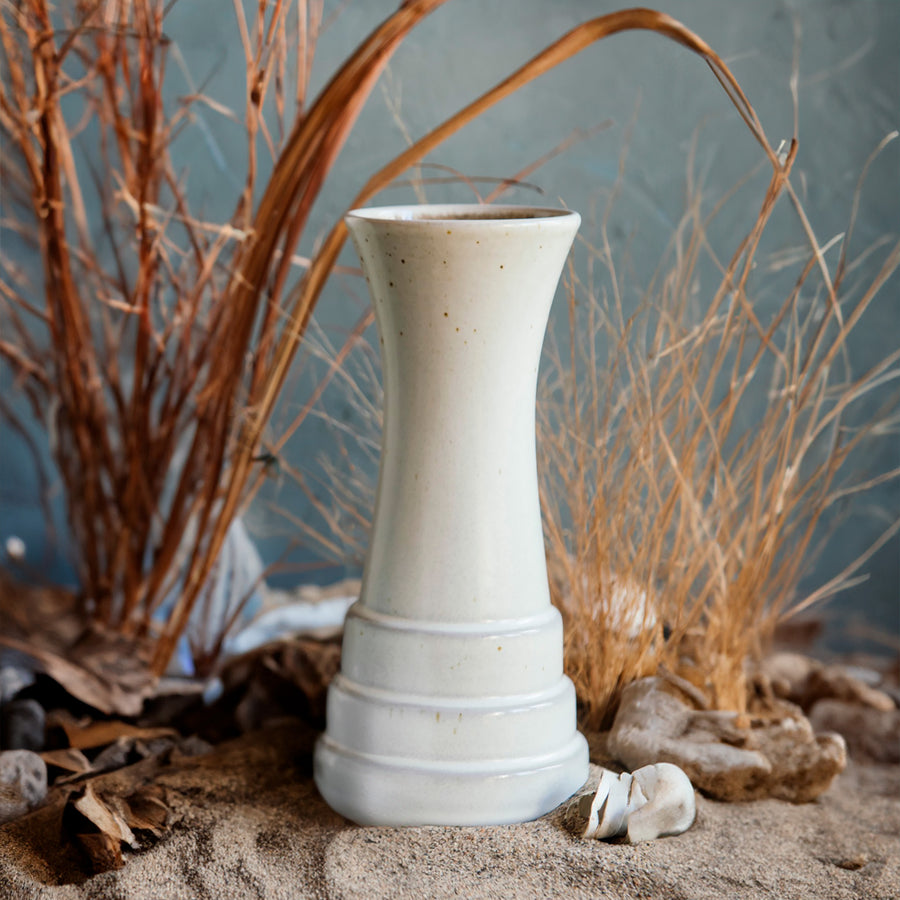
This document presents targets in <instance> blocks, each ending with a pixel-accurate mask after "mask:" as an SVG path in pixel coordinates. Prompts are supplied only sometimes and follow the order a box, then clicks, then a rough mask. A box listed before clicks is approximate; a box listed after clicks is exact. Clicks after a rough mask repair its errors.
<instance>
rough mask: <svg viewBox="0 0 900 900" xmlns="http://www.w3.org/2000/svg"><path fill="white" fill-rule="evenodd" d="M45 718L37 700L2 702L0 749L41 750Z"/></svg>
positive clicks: (0, 712) (0, 709)
mask: <svg viewBox="0 0 900 900" xmlns="http://www.w3.org/2000/svg"><path fill="white" fill-rule="evenodd" d="M46 718H47V716H46V713H45V712H44V707H43V706H41V704H40V703H38V702H37V700H32V699H30V698H29V699H25V700H10V702H9V703H4V704H3V705H2V706H0V750H34V751H35V752H38V751H41V750H43V749H44V726H45V724H46Z"/></svg>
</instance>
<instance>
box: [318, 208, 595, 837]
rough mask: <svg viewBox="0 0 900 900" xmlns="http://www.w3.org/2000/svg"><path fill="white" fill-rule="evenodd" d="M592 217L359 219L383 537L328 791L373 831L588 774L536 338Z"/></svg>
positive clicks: (325, 771)
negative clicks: (550, 498) (564, 608)
mask: <svg viewBox="0 0 900 900" xmlns="http://www.w3.org/2000/svg"><path fill="white" fill-rule="evenodd" d="M580 221H581V220H580V217H579V216H578V214H577V213H571V212H566V211H564V210H546V209H530V208H525V207H493V206H491V207H488V206H439V207H436V206H418V207H415V206H414V207H391V208H381V209H369V210H357V211H354V212H351V213H350V214H349V215H348V217H347V224H348V226H349V229H350V234H351V236H352V238H353V241H354V243H355V245H356V249H357V251H358V252H359V255H360V258H361V259H362V265H363V270H364V272H365V275H366V279H367V281H368V282H369V289H370V292H371V295H372V298H373V301H374V306H375V314H376V319H377V324H378V332H379V338H380V341H381V354H382V361H383V377H384V395H385V414H384V435H383V445H382V455H381V471H380V475H379V482H378V492H377V496H376V504H375V516H374V522H373V529H372V537H371V544H370V547H369V552H368V557H367V560H366V565H365V570H364V573H363V583H362V591H361V595H360V599H359V601H358V602H357V603H356V604H355V605H354V606H353V607H351V609H350V611H349V613H348V616H347V620H346V624H345V628H344V643H343V655H342V663H341V667H342V671H341V674H340V675H338V676H337V677H336V679H335V681H334V682H333V683H332V685H331V687H330V689H329V692H328V706H327V728H326V733H325V735H323V737H322V738H321V739H320V741H319V743H318V745H317V748H316V756H315V779H316V784H317V785H318V787H319V790H320V792H321V793H322V795H323V797H324V798H325V800H326V801H327V802H328V803H329V805H330V806H331V807H332V808H333V809H335V810H337V811H338V812H340V813H342V814H343V815H345V816H347V817H348V818H350V819H353V820H354V821H356V822H359V823H361V824H374V825H419V824H435V825H488V824H499V823H508V822H522V821H527V820H530V819H534V818H536V817H538V816H540V815H543V814H544V813H546V812H549V811H550V810H551V809H553V808H554V807H556V806H557V805H558V804H559V803H561V802H562V801H563V800H565V799H566V798H567V797H569V796H570V795H571V794H573V793H574V792H575V791H576V790H577V789H578V788H579V787H581V785H582V784H583V783H584V782H585V780H586V778H587V774H588V750H587V744H586V742H585V740H584V738H583V737H582V736H581V735H580V734H579V733H578V732H577V730H576V721H575V691H574V688H573V686H572V683H571V682H570V681H569V679H568V678H566V677H565V676H564V675H563V658H562V621H561V618H560V615H559V613H558V611H557V610H556V608H555V607H553V606H552V605H551V603H550V595H549V589H548V579H547V567H546V558H545V555H544V542H543V534H542V528H541V513H540V502H539V498H538V484H537V466H536V460H535V418H534V405H535V392H536V386H537V373H538V364H539V360H540V353H541V345H542V343H543V338H544V332H545V329H546V325H547V318H548V316H549V312H550V305H551V303H552V301H553V295H554V293H555V290H556V286H557V283H558V281H559V276H560V273H561V271H562V267H563V265H564V263H565V260H566V256H567V254H568V251H569V249H570V247H571V244H572V241H573V239H574V237H575V233H576V232H577V230H578V225H579V223H580Z"/></svg>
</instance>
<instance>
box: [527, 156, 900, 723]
mask: <svg viewBox="0 0 900 900" xmlns="http://www.w3.org/2000/svg"><path fill="white" fill-rule="evenodd" d="M879 149H881V148H879ZM623 171H624V158H623V163H622V167H621V169H620V172H623ZM689 181H690V179H689ZM614 198H615V192H614V193H613V200H612V201H611V203H612V202H614ZM728 199H729V198H728V197H727V196H726V197H724V198H721V199H719V200H718V201H717V202H716V204H715V206H713V207H712V209H711V210H708V209H706V208H705V205H704V203H703V197H702V194H701V191H700V189H699V187H697V186H696V184H693V183H692V182H691V187H690V191H689V198H688V204H687V209H686V212H685V214H684V217H683V219H682V220H681V222H680V223H679V225H678V226H677V228H676V229H675V232H674V234H673V237H672V241H671V245H670V247H669V249H668V253H667V255H666V257H665V258H664V259H663V260H662V262H661V264H660V266H659V269H658V271H657V272H656V273H655V276H654V278H653V280H652V282H651V284H650V285H649V287H647V288H646V289H645V292H644V294H643V297H642V301H641V303H640V305H639V307H638V309H637V310H636V311H635V312H634V313H633V314H631V315H629V316H628V317H627V318H626V315H625V312H624V308H625V304H624V301H623V295H624V293H625V292H626V290H627V289H628V286H627V285H626V284H624V283H623V274H622V271H623V270H624V269H626V268H627V265H623V263H624V261H623V260H622V259H619V260H618V261H617V260H615V259H614V258H613V254H612V251H611V248H610V242H609V240H608V237H607V224H608V217H609V210H607V212H606V215H605V216H604V218H603V220H602V221H601V223H600V225H599V239H598V242H597V244H596V245H591V244H588V243H587V242H586V241H585V245H586V247H587V250H588V252H589V254H590V259H591V261H592V264H593V265H594V266H596V268H597V269H599V270H600V271H601V272H602V273H603V276H602V277H601V276H598V277H597V278H596V279H593V278H592V279H591V281H589V282H584V281H581V280H579V279H578V277H577V275H576V274H575V272H574V271H573V270H570V274H569V277H568V280H567V290H568V302H569V334H568V340H567V341H566V342H565V343H566V344H567V346H561V345H560V344H551V346H550V351H549V353H548V359H549V367H548V371H547V374H546V377H545V379H544V381H543V383H542V387H541V391H540V402H539V404H538V409H539V413H540V415H539V420H540V424H539V436H540V439H539V455H540V459H541V463H540V469H541V473H542V501H543V509H544V516H545V533H546V537H547V547H548V559H549V568H550V573H551V587H552V593H553V595H554V599H555V602H556V603H557V605H558V606H559V607H560V609H561V610H562V612H563V614H564V617H565V620H566V625H567V627H566V668H567V671H568V674H569V675H570V676H571V677H572V678H573V680H574V681H575V684H576V689H577V693H578V696H579V698H580V702H581V705H582V713H583V716H584V718H585V720H586V722H587V723H588V724H589V725H590V726H592V727H600V726H601V725H603V724H604V723H606V722H608V721H609V717H610V715H611V713H612V712H614V710H615V706H616V702H617V699H618V694H619V692H620V690H621V688H622V687H623V686H624V685H625V684H627V683H628V682H629V681H631V680H633V679H635V678H637V677H641V676H643V675H647V674H652V673H655V672H658V671H661V672H662V673H664V674H666V673H674V674H675V675H676V676H678V677H680V678H685V679H687V680H688V681H689V682H691V683H692V684H693V685H694V686H695V687H696V688H698V689H699V693H698V696H700V697H703V698H704V701H703V702H704V703H705V705H707V706H709V707H712V708H717V709H731V710H744V709H745V708H746V703H747V683H746V678H745V664H746V662H747V661H748V660H749V659H752V658H754V657H757V656H759V654H760V653H761V652H762V650H763V649H764V648H765V647H766V646H767V644H768V642H769V641H770V639H771V637H772V634H773V631H774V628H775V625H776V623H777V622H778V621H779V620H780V619H783V618H785V617H790V616H791V615H794V614H796V613H797V612H799V611H801V610H803V609H804V608H806V607H807V606H808V605H810V604H811V603H814V602H817V601H820V600H823V599H825V598H826V597H828V596H830V595H833V594H834V593H836V592H838V591H840V590H841V589H843V588H844V587H846V586H848V585H849V584H851V583H852V580H853V576H854V575H855V574H856V573H857V572H858V570H859V569H860V567H861V566H862V565H863V564H864V563H865V561H866V559H867V558H868V557H869V556H870V555H871V553H872V552H874V550H875V549H877V547H878V546H880V545H881V544H883V543H884V541H886V540H887V539H889V538H890V537H891V536H892V535H893V534H895V533H896V531H897V530H898V523H897V522H894V524H893V525H891V526H890V527H889V528H888V529H887V531H886V532H885V533H884V534H883V535H882V537H881V538H880V539H879V540H878V541H877V542H876V546H875V547H873V548H871V549H870V550H869V551H867V552H866V553H865V554H863V556H862V557H860V558H859V559H857V560H856V561H855V562H854V564H853V565H851V566H850V567H848V568H847V569H845V570H844V571H842V572H841V573H839V575H838V576H836V577H835V578H834V579H832V580H830V581H829V582H828V583H827V584H825V585H823V586H822V587H821V588H819V589H818V590H816V591H815V592H813V593H812V594H810V595H809V596H807V597H805V598H801V597H798V596H797V594H796V591H797V588H798V585H799V583H800V581H801V579H802V577H803V576H804V575H805V574H807V573H808V572H809V571H810V570H811V567H812V564H813V562H814V561H815V557H816V554H817V552H818V551H819V550H820V549H821V546H820V543H819V542H820V539H821V530H817V526H818V525H819V524H820V522H821V520H822V517H823V515H824V513H825V512H826V510H828V509H829V507H831V506H832V504H833V503H834V502H836V500H837V499H839V498H840V497H841V496H845V495H846V494H847V493H852V492H855V491H862V490H865V489H868V488H870V487H872V486H874V485H876V484H878V483H881V482H882V481H884V480H887V479H891V478H895V477H896V476H897V475H898V474H900V470H893V471H888V472H883V473H880V474H878V475H876V476H875V477H873V478H865V477H862V478H861V477H860V476H859V472H860V471H861V470H864V468H865V450H866V448H867V447H870V446H871V444H870V443H869V442H870V441H871V440H875V439H877V438H878V437H879V435H881V436H882V437H883V435H884V434H885V433H886V431H888V430H889V429H886V428H885V426H886V424H888V416H889V413H890V411H893V413H894V414H896V397H892V398H890V402H889V403H888V404H887V405H886V407H885V408H884V409H882V411H881V414H876V415H875V416H874V417H872V418H870V419H869V420H868V421H865V422H863V423H862V424H859V425H858V426H857V427H855V428H853V429H851V428H849V427H847V426H848V424H849V421H850V419H851V418H852V413H853V412H854V411H855V407H856V406H857V405H858V404H859V403H860V402H861V401H864V400H865V399H868V397H869V395H870V394H871V393H872V392H874V391H876V390H878V389H879V388H883V387H884V385H885V384H886V383H887V382H889V381H890V380H892V379H895V378H897V377H898V376H900V370H898V368H897V367H896V364H897V362H898V360H900V352H897V353H893V354H891V355H890V356H888V357H887V358H885V359H882V360H879V361H877V362H876V363H875V364H873V365H871V368H869V369H868V371H866V372H864V373H862V374H857V375H855V376H854V375H851V373H849V372H845V371H843V359H842V354H843V353H844V351H845V349H846V346H847V341H848V337H849V335H850V333H851V331H852V330H853V328H854V327H855V326H856V324H857V323H858V322H859V320H860V317H861V316H862V315H863V313H864V312H865V310H866V309H867V308H868V307H869V305H870V304H871V303H872V301H873V299H874V298H875V296H876V294H877V293H878V291H879V290H880V289H881V288H882V287H883V286H884V284H885V282H886V281H887V279H888V278H889V277H890V276H891V275H892V274H893V273H894V272H895V270H896V268H897V265H898V262H900V244H898V243H897V242H896V236H895V237H892V238H888V239H886V240H884V241H881V242H879V245H877V246H875V247H871V248H867V249H866V250H865V251H863V253H862V254H860V256H859V257H858V258H857V259H856V260H853V259H852V258H851V256H850V251H849V249H848V238H849V236H850V233H851V232H852V222H851V227H850V228H848V231H847V235H846V237H845V239H844V243H843V245H842V248H841V253H840V260H839V262H838V265H837V266H836V267H835V272H834V275H830V276H829V275H828V274H827V273H828V270H827V266H825V265H823V261H824V255H825V250H826V248H823V247H821V246H820V245H819V244H818V242H816V241H815V239H814V238H813V240H812V242H811V246H810V247H809V248H808V249H807V250H806V252H805V253H804V252H803V248H801V252H800V253H799V254H796V256H795V262H794V266H795V268H796V269H797V270H798V274H797V277H796V280H795V283H794V286H793V289H792V290H791V291H790V292H789V293H788V295H787V296H786V297H785V299H784V301H783V302H782V303H781V304H780V306H779V307H778V308H777V309H776V310H775V311H774V312H772V314H771V315H769V316H768V317H767V319H766V320H765V321H761V319H760V316H761V313H758V310H760V309H762V308H763V305H762V304H761V303H760V302H759V301H760V300H763V299H764V298H767V296H769V295H770V294H771V289H770V287H769V283H770V282H773V281H774V280H775V279H774V276H773V274H772V272H771V270H770V269H769V267H767V266H764V265H763V264H760V266H759V267H758V268H759V270H760V271H759V273H757V275H756V276H754V277H751V274H750V273H751V270H752V269H753V267H754V265H755V263H756V256H757V250H758V247H759V244H760V240H761V238H762V234H763V229H764V227H765V225H766V224H767V220H768V218H769V215H770V213H771V209H772V204H771V202H770V201H771V195H769V196H768V197H767V198H766V202H765V203H764V205H763V207H762V209H761V210H760V213H759V216H758V218H757V220H756V221H755V222H754V223H753V225H752V229H751V232H750V235H749V237H748V238H747V239H746V240H745V241H743V242H742V243H741V245H740V247H739V249H738V251H737V252H736V253H735V254H734V256H733V257H732V259H731V262H730V263H728V264H727V265H724V266H723V265H722V264H721V263H720V262H719V260H718V259H717V257H716V255H715V254H716V251H715V249H714V247H713V244H714V243H717V242H716V241H713V240H712V239H711V237H710V235H711V234H712V233H713V231H714V229H715V228H716V216H717V215H719V214H721V211H722V209H723V207H724V205H725V204H726V201H727V200H728ZM857 201H858V196H857V199H856V200H854V212H853V214H854V215H855V211H856V205H857ZM803 222H804V229H805V231H806V232H807V234H812V230H811V227H810V226H809V223H808V221H807V220H806V219H805V217H804V219H803ZM873 253H874V254H877V263H876V264H875V269H874V276H871V277H870V278H869V280H868V281H867V282H865V283H862V284H860V283H859V279H858V278H857V277H848V276H850V273H851V272H853V271H854V270H855V269H857V267H858V264H860V263H862V262H863V261H865V260H866V258H869V257H871V254H873ZM617 263H618V264H617ZM868 263H869V265H868V267H867V268H866V269H864V270H863V271H869V272H870V273H871V271H872V259H871V258H869V259H868ZM588 270H589V271H591V272H593V269H592V268H591V267H590V266H589V269H588ZM711 272H712V273H713V274H714V275H716V276H717V278H716V283H715V285H714V287H713V288H710V287H708V286H707V285H708V282H709V275H710V273H711ZM604 346H605V348H606V350H605V353H604V351H603V350H602V349H601V348H602V347H604ZM601 354H603V355H601ZM883 394H884V391H882V395H883ZM748 409H749V415H748ZM848 478H849V479H852V478H856V479H857V480H856V481H855V482H854V481H852V480H851V481H847V479H848Z"/></svg>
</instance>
